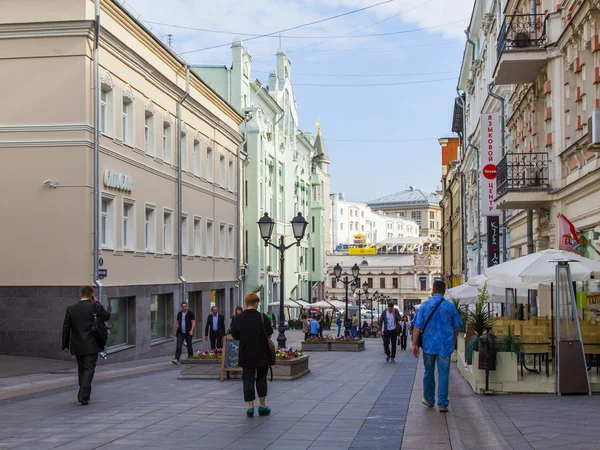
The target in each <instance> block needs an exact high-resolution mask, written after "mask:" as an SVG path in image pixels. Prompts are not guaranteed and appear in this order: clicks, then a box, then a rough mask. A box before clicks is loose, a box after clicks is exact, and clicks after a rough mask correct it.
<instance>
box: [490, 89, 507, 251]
mask: <svg viewBox="0 0 600 450" xmlns="http://www.w3.org/2000/svg"><path fill="white" fill-rule="evenodd" d="M493 88H494V82H493V81H492V82H491V83H490V84H488V95H489V96H490V97H493V98H495V99H496V100H498V101H499V102H500V121H501V123H502V134H501V135H500V145H501V146H502V156H505V155H506V153H507V152H506V142H505V136H506V129H505V127H506V126H505V123H506V110H505V109H504V108H505V107H504V98H503V97H501V96H500V95H498V94H496V93H494V92H493V91H492V89H493ZM505 223H506V211H504V210H502V225H501V227H502V228H503V231H502V240H501V243H502V245H501V246H502V251H501V252H500V253H501V254H502V255H504V261H506V255H507V249H506V232H507V229H506V225H505Z"/></svg>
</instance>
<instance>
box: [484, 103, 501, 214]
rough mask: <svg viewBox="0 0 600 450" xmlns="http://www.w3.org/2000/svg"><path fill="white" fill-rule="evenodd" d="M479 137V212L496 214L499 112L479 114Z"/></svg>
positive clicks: (499, 155)
mask: <svg viewBox="0 0 600 450" xmlns="http://www.w3.org/2000/svg"><path fill="white" fill-rule="evenodd" d="M480 128H481V137H480V142H479V145H480V150H479V169H480V171H481V173H480V174H479V189H480V190H481V208H482V209H481V213H482V215H483V216H497V215H499V214H498V210H497V209H496V201H495V198H496V174H497V172H498V169H497V166H498V163H499V162H500V157H501V148H500V131H501V129H500V114H498V113H489V114H482V115H481V122H480Z"/></svg>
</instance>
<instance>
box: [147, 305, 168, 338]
mask: <svg viewBox="0 0 600 450" xmlns="http://www.w3.org/2000/svg"><path fill="white" fill-rule="evenodd" d="M168 298H169V295H165V294H162V295H153V296H152V297H151V300H150V330H151V339H152V340H153V341H156V340H157V339H164V338H166V337H167V306H168V303H169V302H168Z"/></svg>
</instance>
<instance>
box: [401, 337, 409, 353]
mask: <svg viewBox="0 0 600 450" xmlns="http://www.w3.org/2000/svg"><path fill="white" fill-rule="evenodd" d="M407 338H408V334H407V333H403V334H402V335H400V348H401V349H402V350H406V340H407Z"/></svg>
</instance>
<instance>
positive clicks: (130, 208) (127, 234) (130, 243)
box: [121, 199, 135, 250]
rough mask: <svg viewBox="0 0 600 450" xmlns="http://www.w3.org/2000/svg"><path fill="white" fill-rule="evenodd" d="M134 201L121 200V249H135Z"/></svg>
mask: <svg viewBox="0 0 600 450" xmlns="http://www.w3.org/2000/svg"><path fill="white" fill-rule="evenodd" d="M134 205H135V204H134V203H133V202H132V201H130V200H125V199H124V200H123V229H122V230H121V232H122V233H123V249H125V250H135V210H134Z"/></svg>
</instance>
